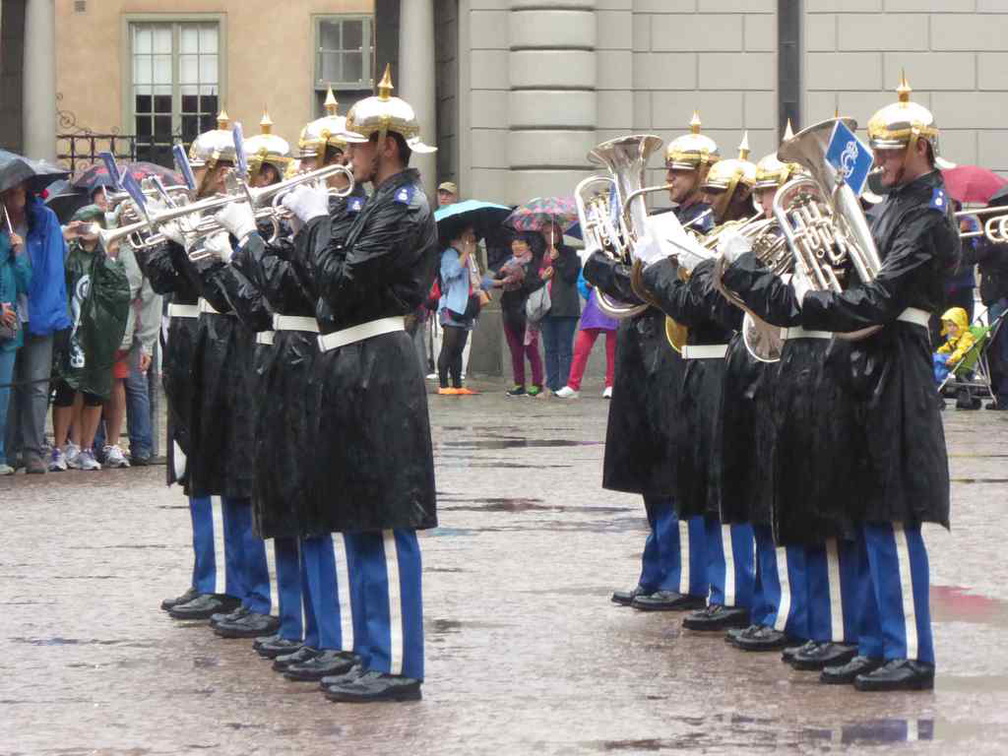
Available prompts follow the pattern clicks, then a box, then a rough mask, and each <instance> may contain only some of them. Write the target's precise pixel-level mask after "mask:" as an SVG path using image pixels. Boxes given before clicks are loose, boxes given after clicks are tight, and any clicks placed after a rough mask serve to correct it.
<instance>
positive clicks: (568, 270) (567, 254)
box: [549, 244, 581, 318]
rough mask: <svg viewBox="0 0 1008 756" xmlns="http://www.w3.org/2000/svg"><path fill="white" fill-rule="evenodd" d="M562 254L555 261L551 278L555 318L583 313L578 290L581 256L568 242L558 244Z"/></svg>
mask: <svg viewBox="0 0 1008 756" xmlns="http://www.w3.org/2000/svg"><path fill="white" fill-rule="evenodd" d="M557 252H559V253H560V256H559V257H557V259H556V260H554V261H553V263H552V265H553V278H552V279H550V282H551V285H550V311H549V316H550V317H553V318H577V317H580V315H581V298H580V295H579V294H578V290H577V280H578V274H579V273H580V272H581V258H580V257H578V254H577V252H575V251H574V250H573V249H572V248H571V247H568V246H567V245H566V244H560V245H558V246H557Z"/></svg>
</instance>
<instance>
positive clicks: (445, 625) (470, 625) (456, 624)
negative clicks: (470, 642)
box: [424, 619, 508, 635]
mask: <svg viewBox="0 0 1008 756" xmlns="http://www.w3.org/2000/svg"><path fill="white" fill-rule="evenodd" d="M505 627H508V625H505V624H502V623H500V622H462V621H460V620H453V619H432V620H427V621H426V622H424V628H425V629H426V630H427V631H428V632H430V633H432V634H435V635H447V634H454V633H460V632H462V630H463V628H465V629H468V630H495V629H500V628H505Z"/></svg>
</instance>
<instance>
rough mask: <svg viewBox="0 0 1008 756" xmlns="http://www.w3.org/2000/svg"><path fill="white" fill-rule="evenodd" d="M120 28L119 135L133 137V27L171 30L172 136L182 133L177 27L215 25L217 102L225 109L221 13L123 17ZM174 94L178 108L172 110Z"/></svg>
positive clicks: (224, 42)
mask: <svg viewBox="0 0 1008 756" xmlns="http://www.w3.org/2000/svg"><path fill="white" fill-rule="evenodd" d="M121 19H122V20H121V27H120V40H121V44H120V49H121V50H122V51H123V54H122V55H120V79H119V80H120V82H121V83H122V104H121V108H122V116H121V123H122V129H123V133H126V134H134V132H135V131H136V118H135V115H136V114H135V113H134V104H135V103H134V98H133V86H134V82H133V37H132V27H133V25H134V24H171V25H172V26H173V29H172V82H173V84H172V129H171V131H172V136H173V138H174V136H175V135H176V134H179V133H181V131H182V99H181V90H180V88H181V86H182V85H181V84H180V83H179V66H180V61H179V58H180V55H181V53H180V52H178V50H179V49H180V44H179V43H180V40H179V35H178V26H177V24H185V23H198V24H208V23H215V24H217V102H218V104H219V105H220V107H221V108H224V109H227V81H228V76H227V15H226V14H224V13H126V14H123V15H122V17H121ZM176 94H178V105H177V107H176V105H175V101H176V99H175V98H176ZM214 115H216V114H214Z"/></svg>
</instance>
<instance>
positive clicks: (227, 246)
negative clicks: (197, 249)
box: [203, 231, 234, 264]
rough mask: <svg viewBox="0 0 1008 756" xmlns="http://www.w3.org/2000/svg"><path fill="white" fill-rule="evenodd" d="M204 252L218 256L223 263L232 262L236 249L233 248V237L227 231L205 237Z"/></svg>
mask: <svg viewBox="0 0 1008 756" xmlns="http://www.w3.org/2000/svg"><path fill="white" fill-rule="evenodd" d="M203 252H204V253H206V254H208V255H212V256H213V257H216V258H217V259H218V260H220V261H221V262H222V263H225V264H226V263H229V262H231V256H232V255H233V254H234V250H233V249H231V238H230V237H229V236H228V234H227V232H226V231H218V232H217V233H216V234H210V235H209V236H204V237H203Z"/></svg>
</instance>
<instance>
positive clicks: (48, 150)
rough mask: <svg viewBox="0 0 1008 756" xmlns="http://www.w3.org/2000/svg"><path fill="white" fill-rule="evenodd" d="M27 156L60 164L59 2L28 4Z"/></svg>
mask: <svg viewBox="0 0 1008 756" xmlns="http://www.w3.org/2000/svg"><path fill="white" fill-rule="evenodd" d="M24 40H25V42H24V73H23V82H24V89H23V96H24V111H23V112H24V114H23V121H22V123H23V124H24V137H23V140H24V147H23V151H24V154H25V155H27V156H28V157H31V158H35V159H38V158H45V159H46V160H50V161H52V162H55V161H56V53H55V49H56V6H55V0H27V3H26V5H25V35H24Z"/></svg>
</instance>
